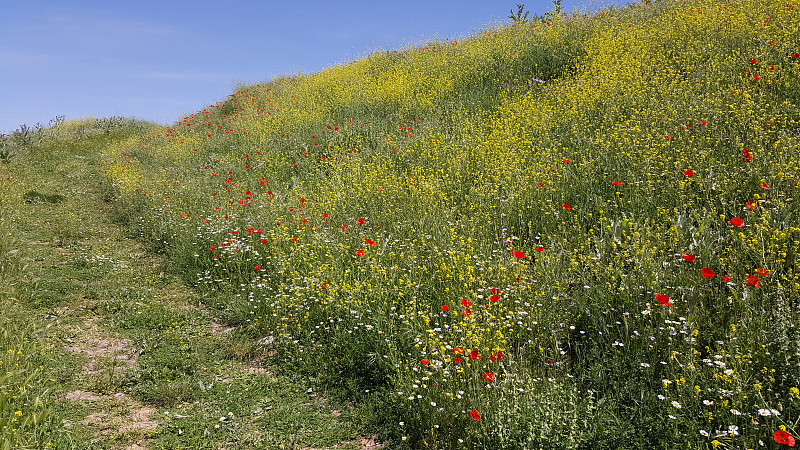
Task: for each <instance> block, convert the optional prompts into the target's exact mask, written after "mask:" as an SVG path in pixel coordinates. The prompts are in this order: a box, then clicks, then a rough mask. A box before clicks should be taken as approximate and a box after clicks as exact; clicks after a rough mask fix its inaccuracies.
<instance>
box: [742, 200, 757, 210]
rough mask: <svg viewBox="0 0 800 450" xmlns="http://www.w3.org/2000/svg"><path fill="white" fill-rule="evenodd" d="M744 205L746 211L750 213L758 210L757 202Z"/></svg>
mask: <svg viewBox="0 0 800 450" xmlns="http://www.w3.org/2000/svg"><path fill="white" fill-rule="evenodd" d="M744 205H745V206H747V209H749V210H750V211H755V210H756V208H758V202H755V201H753V202H744Z"/></svg>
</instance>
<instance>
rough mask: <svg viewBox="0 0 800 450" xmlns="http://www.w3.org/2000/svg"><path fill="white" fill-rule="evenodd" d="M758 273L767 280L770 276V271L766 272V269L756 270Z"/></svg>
mask: <svg viewBox="0 0 800 450" xmlns="http://www.w3.org/2000/svg"><path fill="white" fill-rule="evenodd" d="M756 273H757V274H759V275H761V276H762V277H764V278H767V277H768V276H769V270H764V269H761V268H758V269H756Z"/></svg>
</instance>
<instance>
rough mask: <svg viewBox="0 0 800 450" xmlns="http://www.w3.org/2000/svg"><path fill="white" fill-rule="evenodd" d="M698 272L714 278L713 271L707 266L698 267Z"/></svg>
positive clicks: (705, 276) (704, 276)
mask: <svg viewBox="0 0 800 450" xmlns="http://www.w3.org/2000/svg"><path fill="white" fill-rule="evenodd" d="M700 273H701V274H703V278H714V275H715V273H714V271H713V270H711V269H709V268H708V267H703V268H702V269H700Z"/></svg>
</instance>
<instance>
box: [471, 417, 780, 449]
mask: <svg viewBox="0 0 800 450" xmlns="http://www.w3.org/2000/svg"><path fill="white" fill-rule="evenodd" d="M470 414H471V413H470ZM478 417H480V415H478ZM473 418H474V417H473ZM475 420H479V419H475ZM772 438H773V439H775V442H777V443H778V444H785V445H787V446H789V447H794V443H795V441H794V437H792V435H791V434H789V433H787V432H786V431H784V430H778V431H776V432H774V433H772Z"/></svg>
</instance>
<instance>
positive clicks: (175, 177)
mask: <svg viewBox="0 0 800 450" xmlns="http://www.w3.org/2000/svg"><path fill="white" fill-rule="evenodd" d="M798 36H800V15H798V10H797V9H796V8H795V7H794V6H793V5H792V4H791V3H786V2H785V1H747V0H741V1H735V0H734V1H730V2H717V1H707V0H699V1H662V2H653V3H651V4H643V5H635V6H629V7H625V8H622V9H612V10H607V11H604V12H602V13H600V14H598V15H593V16H585V15H577V14H576V15H573V16H569V17H565V18H557V19H554V20H553V21H552V22H549V23H526V24H518V25H514V26H509V27H505V28H498V29H492V30H488V31H485V32H483V33H481V34H479V35H476V36H474V37H472V38H470V39H467V40H464V41H458V42H456V41H444V42H432V43H430V44H428V45H426V46H424V47H420V48H413V49H406V50H403V51H397V52H386V53H379V54H373V55H371V56H369V57H367V58H365V59H363V60H359V61H354V62H352V63H350V64H347V65H343V66H341V67H337V68H333V69H329V70H326V71H323V72H321V73H318V74H315V75H311V76H297V77H284V78H280V79H276V80H273V81H271V82H269V83H265V84H259V85H253V86H247V87H243V88H242V89H240V90H238V91H237V92H235V93H233V94H231V95H230V96H229V97H228V98H227V99H226V100H225V101H222V102H219V103H217V104H214V105H210V106H209V107H208V108H206V109H203V110H202V111H199V112H197V113H196V114H193V115H191V116H188V117H185V118H183V120H181V121H179V122H177V123H176V124H174V125H173V126H171V127H168V128H165V129H163V130H162V131H160V132H154V133H150V134H146V135H142V136H140V137H139V138H137V139H132V140H129V141H126V142H121V143H119V144H117V145H115V146H112V147H110V148H109V150H108V151H107V153H106V155H105V159H106V168H107V175H108V178H109V180H111V182H113V183H114V185H115V186H116V187H117V190H118V202H119V204H121V205H124V207H125V208H127V211H128V224H129V225H130V226H131V227H132V228H133V229H134V230H136V231H137V232H138V233H141V235H142V236H144V237H146V238H148V239H150V240H152V241H153V242H154V243H156V244H158V245H159V246H161V247H162V248H163V251H164V252H166V253H167V254H168V255H169V256H170V257H171V258H172V260H173V261H174V262H175V267H176V269H177V270H179V271H180V273H182V274H183V275H184V276H185V277H186V280H187V282H189V283H192V284H194V285H196V286H197V287H198V289H200V290H202V291H204V292H206V296H207V298H206V301H207V302H212V303H213V304H215V305H216V306H217V307H218V308H220V310H223V311H225V313H226V315H227V320H228V321H229V322H231V323H234V324H244V325H247V326H249V327H251V328H252V329H253V330H254V331H256V332H257V333H259V334H260V335H261V336H266V335H271V337H270V338H269V339H268V340H269V341H271V342H274V345H275V347H276V349H277V350H278V351H279V356H280V357H281V358H283V361H284V367H285V370H287V371H289V370H294V371H300V372H303V373H307V374H313V375H314V376H315V377H316V378H318V380H319V382H321V383H323V384H325V385H327V386H329V387H330V388H331V389H333V390H336V391H337V392H340V393H346V394H347V395H349V396H350V397H351V398H355V399H359V400H360V401H364V402H366V403H365V404H387V405H395V406H394V408H387V409H386V410H387V411H388V412H387V413H386V414H389V416H390V419H387V420H388V421H389V422H390V423H391V425H386V426H385V427H384V429H383V435H384V437H385V438H387V439H391V440H393V441H392V442H395V443H397V445H403V444H405V445H409V446H411V447H419V446H423V445H426V446H430V447H434V448H449V447H460V446H462V445H465V443H468V444H470V445H475V446H478V447H485V448H537V447H543V448H553V447H558V448H578V447H584V448H622V447H632V448H673V447H683V446H685V445H690V446H692V447H698V448H704V447H707V446H709V445H712V446H715V447H716V446H717V445H721V444H724V445H731V446H735V447H745V446H747V447H755V446H757V445H758V442H759V441H762V442H773V443H774V442H775V439H777V437H775V438H773V433H775V432H778V431H780V432H786V431H785V430H780V429H779V427H781V426H783V427H786V429H787V430H788V433H790V434H791V435H794V436H797V435H798V434H800V433H799V432H800V430H798V429H797V425H796V423H797V420H798V417H800V416H798V407H800V394H798V390H797V389H798V385H800V339H798V337H797V336H798V331H800V330H798V314H800V310H799V308H800V265H799V264H800V261H798V250H800V228H798V226H797V224H798V223H800V220H798V219H799V217H798V204H797V199H796V195H797V189H798V187H800V183H799V182H798V156H799V153H800V126H798V121H799V120H800V113H799V111H800V110H798V102H799V101H800V98H799V96H800V94H798V93H800V79H799V78H798V76H799V75H800V55H798V53H800V38H798ZM397 423H400V425H395V424H397ZM775 436H783V435H782V434H780V433H779V435H775ZM687 443H688V444H687Z"/></svg>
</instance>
